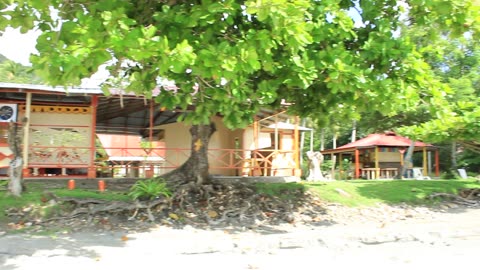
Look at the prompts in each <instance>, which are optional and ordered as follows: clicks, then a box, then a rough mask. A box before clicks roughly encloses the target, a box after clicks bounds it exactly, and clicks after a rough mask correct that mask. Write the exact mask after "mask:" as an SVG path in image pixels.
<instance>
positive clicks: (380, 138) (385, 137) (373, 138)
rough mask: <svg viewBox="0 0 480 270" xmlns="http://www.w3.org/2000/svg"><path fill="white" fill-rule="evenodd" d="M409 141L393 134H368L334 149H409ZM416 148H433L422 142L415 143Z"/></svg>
mask: <svg viewBox="0 0 480 270" xmlns="http://www.w3.org/2000/svg"><path fill="white" fill-rule="evenodd" d="M411 142H412V141H411V140H410V139H408V138H405V137H402V136H398V135H397V134H395V133H394V132H386V133H384V134H370V135H368V136H367V137H365V138H363V139H360V140H358V141H355V142H352V143H348V144H345V145H342V146H340V147H338V148H336V149H348V148H358V147H369V146H396V147H409V146H410V144H411ZM415 146H416V147H424V146H433V145H431V144H427V143H424V142H419V141H416V142H415Z"/></svg>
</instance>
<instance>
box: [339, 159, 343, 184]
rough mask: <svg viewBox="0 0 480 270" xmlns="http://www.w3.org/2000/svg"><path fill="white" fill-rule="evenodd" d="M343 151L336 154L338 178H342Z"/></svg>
mask: <svg viewBox="0 0 480 270" xmlns="http://www.w3.org/2000/svg"><path fill="white" fill-rule="evenodd" d="M342 165H343V153H339V154H338V172H339V176H340V180H341V179H343V167H342Z"/></svg>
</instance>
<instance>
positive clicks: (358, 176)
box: [355, 149, 360, 179]
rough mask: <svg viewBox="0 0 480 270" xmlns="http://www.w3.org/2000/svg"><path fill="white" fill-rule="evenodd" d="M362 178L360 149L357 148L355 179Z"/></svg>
mask: <svg viewBox="0 0 480 270" xmlns="http://www.w3.org/2000/svg"><path fill="white" fill-rule="evenodd" d="M359 178H360V150H358V149H355V179H359Z"/></svg>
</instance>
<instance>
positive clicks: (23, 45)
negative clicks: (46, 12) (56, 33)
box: [0, 28, 40, 66]
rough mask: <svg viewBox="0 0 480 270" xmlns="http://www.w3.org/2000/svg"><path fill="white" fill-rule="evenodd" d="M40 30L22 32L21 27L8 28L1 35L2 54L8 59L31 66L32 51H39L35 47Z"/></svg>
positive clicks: (0, 48)
mask: <svg viewBox="0 0 480 270" xmlns="http://www.w3.org/2000/svg"><path fill="white" fill-rule="evenodd" d="M39 35H40V32H38V31H29V32H27V33H26V34H21V33H20V30H19V29H13V28H7V29H6V30H5V32H4V33H3V35H2V36H0V54H2V55H4V56H5V57H7V58H8V59H10V60H12V61H15V62H18V63H21V64H22V65H25V66H30V65H31V64H30V61H29V60H28V59H29V57H30V54H31V53H35V52H37V50H36V49H35V45H36V40H37V37H38V36H39Z"/></svg>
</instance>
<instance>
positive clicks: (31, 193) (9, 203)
mask: <svg viewBox="0 0 480 270" xmlns="http://www.w3.org/2000/svg"><path fill="white" fill-rule="evenodd" d="M45 192H51V193H53V194H54V195H56V196H58V197H74V198H94V199H103V200H124V201H125V200H130V199H131V198H130V197H128V196H127V195H126V194H125V193H126V192H125V193H120V192H111V191H105V192H102V193H100V192H98V191H92V190H82V189H75V190H68V189H49V190H45V189H44V188H43V186H42V185H41V184H34V183H30V184H27V191H26V192H23V193H22V196H21V197H20V198H16V197H14V196H11V195H10V194H8V193H7V192H6V190H0V221H4V220H5V219H6V216H5V210H6V209H8V208H11V207H25V206H31V205H33V206H46V203H45V202H44V201H45V199H43V201H42V198H46V197H48V196H45Z"/></svg>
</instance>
